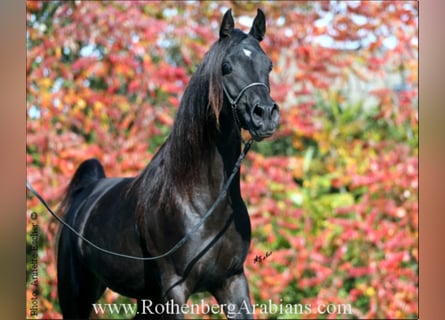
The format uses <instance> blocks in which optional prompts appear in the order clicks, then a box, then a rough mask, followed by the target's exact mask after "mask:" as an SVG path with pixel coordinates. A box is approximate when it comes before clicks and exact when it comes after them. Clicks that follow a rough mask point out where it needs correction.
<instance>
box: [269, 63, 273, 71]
mask: <svg viewBox="0 0 445 320" xmlns="http://www.w3.org/2000/svg"><path fill="white" fill-rule="evenodd" d="M272 69H273V64H272V63H271V64H270V65H269V72H270V71H272Z"/></svg>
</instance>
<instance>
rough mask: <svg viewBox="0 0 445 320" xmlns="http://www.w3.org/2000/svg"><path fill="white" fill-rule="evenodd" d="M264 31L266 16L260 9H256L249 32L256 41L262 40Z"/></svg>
mask: <svg viewBox="0 0 445 320" xmlns="http://www.w3.org/2000/svg"><path fill="white" fill-rule="evenodd" d="M265 33H266V16H265V15H264V12H263V11H261V9H258V12H257V15H256V17H255V19H254V20H253V25H252V28H251V29H250V32H249V34H250V35H252V36H253V37H254V38H255V39H257V40H258V41H261V40H263V38H264V34H265Z"/></svg>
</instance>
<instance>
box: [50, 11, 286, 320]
mask: <svg viewBox="0 0 445 320" xmlns="http://www.w3.org/2000/svg"><path fill="white" fill-rule="evenodd" d="M265 30H266V26H265V16H264V13H263V12H262V11H261V10H258V13H257V16H256V17H255V19H254V22H253V25H252V28H251V30H250V32H249V34H246V33H244V32H242V31H241V30H239V29H235V28H234V21H233V18H232V14H231V10H228V11H227V12H226V13H225V15H224V17H223V20H222V24H221V27H220V33H219V40H218V41H217V42H215V43H214V44H213V46H212V47H211V48H210V50H209V52H208V53H207V54H206V55H205V57H204V59H203V61H202V63H201V64H200V66H199V67H198V69H197V71H196V73H195V74H194V75H193V76H192V78H191V80H190V83H189V85H188V86H187V88H186V90H185V92H184V95H183V98H182V100H181V103H180V107H179V110H178V113H177V116H176V119H175V122H174V125H173V129H172V132H171V134H170V135H169V137H168V138H167V140H166V141H165V143H164V144H163V145H162V147H161V148H160V149H159V151H158V152H157V154H156V155H155V156H154V158H153V160H152V161H151V163H150V164H149V165H148V166H147V167H146V168H145V169H144V170H143V171H142V172H141V173H140V174H139V175H138V176H136V177H135V178H106V177H105V173H104V170H103V167H102V165H101V164H100V163H99V161H97V160H95V159H89V160H87V161H85V162H83V163H82V164H81V165H80V167H79V168H78V169H77V171H76V173H75V174H74V177H73V178H72V180H71V182H70V185H69V187H68V189H67V194H66V196H65V199H64V200H63V202H62V204H61V212H62V213H63V214H64V217H65V220H66V222H67V223H68V224H70V225H71V226H72V227H74V228H75V229H76V230H78V231H79V233H81V234H82V235H83V236H84V237H85V238H87V239H88V240H90V241H91V242H93V243H95V244H96V245H98V246H100V247H103V248H107V249H108V250H111V251H114V252H118V253H123V254H127V255H133V256H137V257H154V256H158V255H162V254H163V253H165V252H167V251H168V250H169V249H170V248H172V247H173V246H174V245H175V244H176V243H177V242H178V241H180V239H182V238H183V237H184V235H186V234H187V233H188V232H189V231H190V229H191V228H193V226H195V225H196V224H197V223H198V222H199V221H200V219H201V218H202V216H203V215H205V214H206V212H208V209H209V208H210V207H211V206H212V204H213V203H214V202H215V199H216V198H217V197H218V195H219V194H220V192H221V190H222V186H223V185H224V183H225V181H226V180H227V179H228V177H229V175H230V174H231V172H232V169H233V168H234V165H235V162H236V161H237V158H238V156H239V155H240V153H241V150H240V147H241V142H242V140H241V134H240V131H241V128H244V129H246V130H248V131H249V132H250V134H251V136H252V137H253V139H255V140H257V141H260V140H262V139H264V138H267V137H270V136H271V135H272V134H273V133H274V131H275V130H276V128H277V126H278V122H279V117H280V116H279V110H278V106H277V105H276V103H275V102H274V101H273V100H272V98H271V97H270V94H269V72H270V71H271V69H272V63H271V60H270V59H269V58H268V57H267V56H266V54H265V53H264V51H263V50H262V49H261V47H260V45H259V42H260V41H261V40H262V39H263V37H264V34H265ZM232 106H235V107H234V108H232ZM250 237H251V227H250V220H249V216H248V213H247V209H246V206H245V204H244V202H243V199H242V198H241V193H240V176H239V173H237V174H236V175H235V178H234V180H233V181H232V183H231V184H230V187H229V189H228V191H227V195H226V196H225V198H224V200H223V201H222V202H221V203H219V204H218V206H217V207H216V210H215V211H214V213H213V214H212V215H211V216H210V217H209V218H208V220H206V221H205V223H204V224H203V225H202V226H201V227H200V228H199V229H198V230H197V231H196V232H194V233H193V234H192V235H191V236H190V238H189V239H188V241H187V242H185V243H184V245H183V246H181V247H180V248H179V249H178V250H176V251H175V252H173V253H172V254H169V255H168V256H166V257H163V258H160V259H156V260H153V261H139V260H134V259H128V258H123V257H116V256H114V255H110V254H106V253H103V252H100V251H98V250H96V248H94V247H93V246H91V245H89V244H88V243H87V242H85V241H83V240H82V239H80V238H79V237H78V236H76V235H75V234H74V233H72V232H71V231H70V230H68V229H67V227H62V229H61V232H60V237H59V242H58V263H57V272H58V293H59V300H60V306H61V309H62V313H63V316H64V318H88V317H89V315H90V312H91V311H92V304H93V303H95V302H96V301H97V300H98V299H99V298H100V297H101V295H102V294H103V292H104V290H105V289H106V288H107V287H108V288H110V289H112V290H114V291H116V292H118V293H120V294H122V295H125V296H129V297H134V298H137V299H138V313H137V315H136V317H145V318H149V319H152V318H155V317H159V318H163V319H166V318H178V317H179V318H182V317H183V314H182V313H181V311H180V309H178V308H176V309H175V308H173V309H171V310H173V313H177V314H172V313H171V312H170V313H169V312H164V313H163V314H159V315H157V314H151V313H152V312H153V310H155V309H153V306H156V305H158V304H163V305H166V304H167V303H172V304H173V303H174V304H175V305H177V306H181V305H183V304H185V303H186V301H187V299H188V298H189V296H190V295H191V294H192V293H194V292H199V291H208V292H210V293H211V294H212V295H213V296H215V297H216V299H217V300H218V303H219V304H221V305H223V309H224V312H225V313H226V315H227V316H228V317H230V318H232V317H233V318H242V319H245V318H251V317H252V315H251V314H250V313H251V308H252V307H251V303H250V299H249V289H248V284H247V281H246V277H245V274H244V269H243V264H244V261H245V259H246V255H247V252H248V249H249V244H250ZM150 306H151V307H152V309H149V307H150ZM157 310H158V311H159V310H165V311H168V309H167V308H165V309H162V308H157ZM178 310H179V311H178Z"/></svg>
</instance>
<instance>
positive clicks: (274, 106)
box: [271, 103, 280, 114]
mask: <svg viewBox="0 0 445 320" xmlns="http://www.w3.org/2000/svg"><path fill="white" fill-rule="evenodd" d="M274 112H280V107H278V105H277V104H276V103H274V104H273V107H272V112H271V113H272V114H274Z"/></svg>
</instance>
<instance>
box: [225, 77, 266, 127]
mask: <svg viewBox="0 0 445 320" xmlns="http://www.w3.org/2000/svg"><path fill="white" fill-rule="evenodd" d="M255 86H263V87H265V88H266V89H267V90H268V91H270V89H269V87H268V86H267V85H265V84H264V83H262V82H252V83H251V84H248V85H247V86H245V87H244V88H243V89H242V90H241V91H240V92H239V93H238V95H237V96H236V98H235V100H233V99H232V98H231V97H230V94H229V92H228V91H227V89H226V87H225V86H224V85H223V90H224V93H225V94H226V97H227V100H229V102H230V105H231V106H232V114H233V118H234V119H235V123H236V125H237V127H238V129H239V130H241V121H240V119H239V117H238V109H237V107H238V102H239V101H240V100H241V97H242V96H243V94H244V92H246V91H247V89H249V88H252V87H255Z"/></svg>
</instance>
